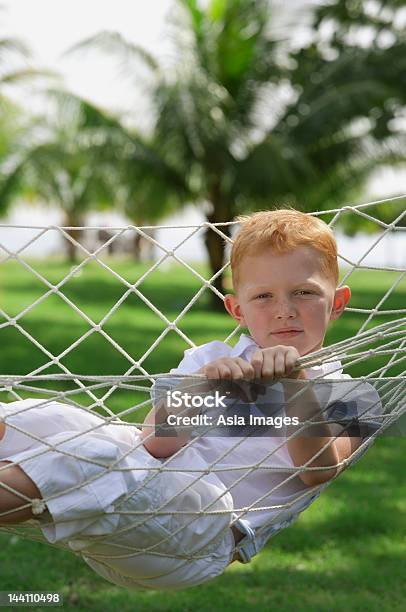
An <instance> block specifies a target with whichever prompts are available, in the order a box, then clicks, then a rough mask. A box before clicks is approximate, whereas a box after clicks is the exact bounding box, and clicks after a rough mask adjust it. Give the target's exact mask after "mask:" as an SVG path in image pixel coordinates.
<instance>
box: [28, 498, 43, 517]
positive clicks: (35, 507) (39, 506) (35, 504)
mask: <svg viewBox="0 0 406 612" xmlns="http://www.w3.org/2000/svg"><path fill="white" fill-rule="evenodd" d="M31 507H32V513H33V514H42V513H43V512H44V511H45V509H46V505H45V502H44V500H43V499H33V500H32V501H31Z"/></svg>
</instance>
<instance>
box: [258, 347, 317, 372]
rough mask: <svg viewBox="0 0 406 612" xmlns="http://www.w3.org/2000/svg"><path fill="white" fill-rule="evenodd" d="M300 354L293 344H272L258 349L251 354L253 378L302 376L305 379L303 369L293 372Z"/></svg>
mask: <svg viewBox="0 0 406 612" xmlns="http://www.w3.org/2000/svg"><path fill="white" fill-rule="evenodd" d="M299 357H300V355H299V353H298V351H297V349H295V347H294V346H283V345H282V346H272V347H269V348H264V349H258V350H256V351H255V353H254V354H253V356H252V359H251V364H252V366H253V368H254V370H255V378H265V379H268V380H272V379H274V378H294V379H297V378H302V379H306V374H305V371H304V370H297V371H295V372H293V371H292V370H293V368H294V367H295V365H296V362H297V360H298V359H299Z"/></svg>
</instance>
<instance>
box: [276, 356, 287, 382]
mask: <svg viewBox="0 0 406 612" xmlns="http://www.w3.org/2000/svg"><path fill="white" fill-rule="evenodd" d="M285 357H286V353H282V352H280V353H276V354H275V361H274V373H275V376H283V375H284V374H285V371H286V363H285Z"/></svg>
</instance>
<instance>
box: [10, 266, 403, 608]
mask: <svg viewBox="0 0 406 612" xmlns="http://www.w3.org/2000/svg"><path fill="white" fill-rule="evenodd" d="M106 261H107V262H108V263H109V265H111V266H112V267H113V268H114V270H115V271H116V273H117V274H119V275H120V276H121V277H122V278H123V279H125V280H127V281H128V282H129V283H135V282H136V281H137V279H138V278H140V276H141V275H142V274H143V273H144V272H145V270H146V267H145V266H142V265H135V264H133V263H132V262H131V261H120V262H116V261H109V260H106ZM28 263H29V264H30V265H31V266H32V267H33V268H34V269H35V270H36V272H37V273H38V274H39V275H42V276H43V277H44V278H45V279H46V280H47V281H48V282H49V283H50V284H51V285H56V284H57V283H59V282H60V281H61V280H62V279H63V278H64V277H65V276H66V275H67V274H68V273H69V271H70V267H69V266H67V265H66V264H64V263H62V262H60V261H58V260H54V261H48V262H46V263H44V262H43V261H42V262H41V261H29V262H28ZM199 271H200V272H201V273H202V274H203V275H205V274H207V272H206V271H205V270H204V269H203V268H199ZM395 278H396V273H390V272H372V271H367V272H365V271H362V272H361V271H360V272H356V273H354V274H353V275H352V276H351V277H350V279H349V281H348V284H350V286H351V289H352V292H353V298H352V301H351V304H352V306H353V307H356V308H373V307H374V306H375V305H376V304H377V303H378V302H379V300H380V299H381V298H382V297H383V296H384V295H385V293H386V291H387V290H388V288H389V287H390V286H391V284H392V283H393V282H394V280H395ZM199 288H200V281H199V280H198V279H196V278H193V276H191V274H190V273H189V272H188V271H187V270H185V269H183V268H179V267H177V268H171V269H167V270H165V271H160V270H157V271H155V272H153V274H151V275H150V276H149V277H147V278H146V280H145V281H143V282H142V284H141V285H140V286H139V289H140V291H141V292H142V293H143V295H144V296H145V297H146V298H147V299H148V300H150V301H151V302H152V303H153V304H155V306H156V307H157V308H158V309H159V310H160V311H161V312H162V313H163V315H164V316H165V317H167V319H168V320H169V321H173V320H175V318H176V317H177V316H178V314H179V312H181V310H182V309H183V308H184V307H185V306H186V304H187V303H188V302H189V301H190V299H191V298H192V297H193V295H195V293H196V292H197V291H198V289H199ZM45 290H46V288H45V285H44V284H43V282H42V281H40V280H39V279H38V278H37V277H36V276H35V275H34V274H33V273H32V272H31V271H29V270H27V269H24V268H23V267H22V266H21V265H20V264H19V263H18V262H16V261H10V262H8V263H6V264H3V265H2V266H0V308H1V310H0V341H1V347H2V350H1V352H0V373H1V374H24V373H29V372H32V371H34V370H37V369H40V368H42V367H43V366H45V365H46V364H47V363H49V361H50V359H52V358H53V357H54V356H60V355H61V354H62V355H63V356H61V358H60V362H61V363H62V364H63V365H64V366H65V367H66V368H68V369H69V371H71V372H75V373H79V374H98V375H100V374H123V373H124V372H126V371H127V370H128V368H129V367H130V365H131V363H132V362H133V361H138V362H141V365H142V367H143V368H145V370H147V371H148V372H152V373H156V372H166V371H168V370H169V369H170V368H171V367H174V366H175V365H176V364H177V363H178V362H179V360H180V358H181V356H182V354H183V350H184V349H185V348H187V345H186V344H185V342H184V340H183V339H182V338H180V337H179V336H178V334H177V333H176V332H175V331H173V330H171V331H170V332H169V333H168V334H167V335H166V336H165V338H164V339H163V341H162V343H161V344H160V345H159V346H158V347H157V348H156V349H155V350H153V351H152V352H151V353H149V354H148V355H147V356H145V352H146V351H147V350H148V347H149V346H150V345H151V344H152V343H153V342H154V341H155V339H156V338H157V337H158V336H159V335H160V333H161V332H162V331H163V330H164V329H165V327H166V323H165V322H164V321H162V320H161V319H160V317H159V316H158V315H157V314H156V313H154V312H153V311H151V310H150V309H149V308H148V307H147V306H145V304H144V303H143V302H142V300H141V299H140V298H139V297H138V296H136V295H134V294H132V295H129V296H128V297H127V298H126V300H125V301H123V303H121V304H120V306H119V307H118V308H117V309H115V310H114V312H112V313H111V314H110V315H109V316H106V315H108V313H109V311H110V309H111V308H112V307H113V306H114V305H115V303H116V302H117V300H119V299H120V298H121V297H122V296H123V294H124V293H125V291H126V286H125V284H124V283H122V282H120V281H119V280H118V279H117V278H115V277H114V276H113V275H111V273H108V272H107V271H106V270H104V269H103V268H101V267H100V266H98V265H97V264H96V263H92V264H90V265H88V266H86V267H85V268H84V269H83V271H81V272H80V273H79V274H76V275H75V276H73V277H72V278H71V279H70V280H69V282H68V283H67V284H66V285H64V286H63V287H62V288H61V291H62V292H63V294H64V295H65V297H66V299H67V300H70V301H71V302H72V303H73V304H75V305H76V306H77V307H78V308H80V309H81V312H82V314H79V312H78V311H75V310H74V309H73V308H72V307H71V306H69V305H67V303H66V302H65V301H64V300H63V299H62V298H61V297H60V296H59V295H55V294H50V295H49V296H48V297H47V298H46V299H45V300H43V301H40V298H41V296H43V294H44V291H45ZM208 297H209V296H208V293H207V290H206V291H205V293H204V294H203V295H202V297H201V298H200V299H199V300H198V301H197V302H196V303H195V304H194V306H193V307H192V309H191V310H190V311H189V312H188V313H187V314H186V315H185V316H183V317H182V318H181V319H179V320H178V321H177V325H178V327H179V329H180V330H182V331H183V332H184V333H185V334H186V335H187V336H188V337H190V338H191V340H192V341H193V342H194V343H195V344H196V345H198V344H202V343H204V342H208V341H210V340H213V339H220V340H223V339H225V338H226V337H227V336H228V335H229V333H230V332H231V331H232V330H233V329H234V325H233V322H232V321H231V319H230V318H229V317H228V316H227V315H226V314H222V313H213V312H211V311H210V307H209V299H208ZM405 297H406V282H405V281H403V284H399V285H398V287H397V290H396V292H395V293H394V294H392V295H391V296H390V297H389V298H388V299H387V300H386V301H385V303H384V305H383V306H382V307H381V308H385V309H397V308H403V307H404V304H405ZM36 300H39V301H38V303H37V305H36V306H35V308H33V309H29V310H27V312H25V309H26V308H28V307H29V305H30V304H32V303H33V302H35V301H36ZM1 312H4V313H6V315H8V316H9V317H15V318H17V326H4V327H1V324H2V323H4V322H5V321H6V316H5V315H1ZM21 313H24V314H23V315H22V316H21V317H20V316H19V315H20V314H21ZM86 317H88V318H89V319H91V320H92V321H93V323H95V324H99V323H101V324H102V329H103V330H104V331H105V333H106V334H107V335H108V337H109V338H110V339H111V341H112V342H110V341H109V340H108V339H107V338H105V337H102V336H101V334H99V333H97V332H92V333H90V334H89V335H88V336H87V337H86V338H85V340H83V341H82V342H80V343H79V344H78V345H77V346H76V347H75V348H74V349H73V350H69V347H70V346H71V345H72V344H74V343H75V342H77V341H78V339H80V338H81V337H82V336H83V335H84V334H86V333H87V332H89V330H91V326H90V325H89V322H88V321H87V320H86ZM365 317H366V315H365V314H358V313H352V312H348V313H346V314H345V315H344V317H343V318H342V319H341V320H340V321H339V322H338V323H336V324H334V325H333V326H332V327H331V330H330V331H329V333H328V338H327V343H329V344H330V343H332V342H336V341H338V340H342V339H344V338H347V337H349V336H351V335H353V334H354V333H355V332H356V330H357V329H358V328H359V326H360V324H361V323H362V322H363V321H364V320H365ZM387 319H388V317H381V318H380V319H379V321H378V322H383V321H385V320H387ZM18 326H21V329H22V330H24V332H25V334H26V335H24V334H23V333H22V332H21V330H20V329H19V328H18ZM28 335H29V336H31V337H33V338H35V339H36V340H37V341H38V342H39V343H40V344H41V347H42V348H40V347H39V346H34V344H32V342H31V341H30V340H29V339H28V338H27V336H28ZM114 343H116V346H114V345H113V344H114ZM118 345H119V346H120V347H122V349H123V350H124V351H125V354H123V352H120V350H119V349H118V348H117V346H118ZM46 352H48V353H47V354H46ZM371 362H372V360H371ZM380 363H381V362H380V360H379V359H374V360H373V367H374V368H375V367H378V365H379V364H380ZM370 366H371V364H365V363H363V364H359V365H357V366H356V368H355V367H354V368H353V370H352V371H351V373H352V375H354V376H357V375H361V374H365V373H367V371H368V367H370ZM41 371H42V373H44V374H49V373H55V372H58V371H60V369H59V368H58V367H57V366H56V365H51V366H47V367H46V368H44V369H42V370H41ZM399 372H400V366H399V367H398V369H397V370H396V369H395V368H393V369H392V370H391V373H392V375H393V374H394V373H399ZM133 373H134V374H137V373H139V371H138V370H137V369H134V371H133ZM53 384H54V385H55V383H53ZM64 385H65V383H64V384H61V386H60V388H66V387H64ZM45 386H46V385H45V384H43V387H45ZM70 388H72V387H70ZM27 394H28V393H25V394H24V393H21V395H22V396H26V395H27ZM28 395H29V394H28ZM96 395H97V397H100V396H101V393H100V391H99V392H97V393H96ZM139 395H140V399H145V397H144V396H143V397H141V395H142V394H139ZM11 399H13V398H12V396H11V395H10V394H7V393H5V392H3V394H2V395H1V396H0V400H1V401H9V400H11ZM77 399H78V401H83V403H84V404H86V405H88V404H89V403H90V400H89V398H88V396H86V394H84V393H83V394H81V395H80V396H77ZM134 401H135V400H134V394H131V396H130V393H129V392H128V391H115V392H114V393H113V394H112V395H111V396H110V397H109V399H108V400H107V404H108V406H109V407H110V408H111V409H112V410H114V411H117V410H123V409H125V408H126V407H127V406H128V405H129V403H134ZM144 413H145V411H144V412H142V411H141V412H139V413H137V419H135V420H141V419H142V417H143V414H144ZM132 416H133V417H134V415H132ZM133 420H134V419H133ZM405 451H406V441H405V439H404V438H401V437H397V438H382V439H379V440H378V441H377V442H376V444H375V445H374V447H373V449H372V450H371V451H370V452H369V453H368V454H367V455H366V456H365V457H364V458H363V459H362V460H361V461H360V462H359V463H357V464H356V465H354V466H353V467H352V468H351V469H350V470H348V471H347V472H346V473H345V474H343V475H342V476H341V477H340V478H339V479H337V480H336V481H335V482H334V483H333V484H332V485H331V487H329V488H328V489H327V490H326V492H325V493H323V495H322V497H321V498H320V499H319V500H317V502H316V503H315V504H313V506H312V507H311V508H310V509H309V510H308V511H307V512H306V513H304V514H303V515H302V516H301V517H300V519H299V521H298V522H297V523H296V524H295V525H294V526H292V527H291V528H289V529H287V530H285V531H284V532H281V533H280V534H279V535H278V536H276V537H275V538H274V540H272V541H270V542H269V543H268V545H267V547H266V548H265V549H264V550H263V551H262V552H261V553H260V554H259V555H258V556H257V557H256V558H255V559H254V560H253V562H252V563H250V564H249V565H241V564H238V563H234V564H233V565H232V566H231V567H230V568H228V570H227V571H226V573H225V574H224V575H223V576H221V577H220V578H218V579H217V580H215V581H213V582H212V583H209V584H208V585H207V586H200V587H195V588H192V589H189V590H187V591H184V592H174V593H160V592H152V591H151V592H142V591H125V590H124V589H120V588H118V587H115V586H114V585H111V584H109V583H107V582H105V581H103V580H102V579H101V578H99V577H98V576H97V575H96V574H94V573H93V572H92V571H91V570H90V569H88V568H87V566H86V565H85V564H84V563H82V562H81V561H80V560H79V558H77V557H75V556H73V555H70V554H69V553H66V552H64V551H61V550H57V549H52V548H51V547H49V546H45V545H42V544H40V543H36V542H30V541H22V540H21V539H19V538H18V537H17V536H13V535H9V534H2V535H0V564H1V570H0V572H1V589H0V590H7V589H13V590H57V591H61V592H62V593H63V594H64V596H65V606H64V609H75V610H86V611H88V610H97V611H99V610H116V609H121V610H122V611H123V612H124V611H126V610H131V611H133V610H149V611H152V610H159V611H163V610H168V611H169V610H170V611H171V612H172V611H177V610H182V611H186V610H194V611H195V610H212V609H221V610H233V611H236V610H246V609H262V608H264V607H266V608H269V609H276V610H278V611H285V610H286V611H288V610H289V611H290V610H292V609H296V610H311V611H314V610H320V611H321V610H323V611H324V610H329V611H333V610H337V611H338V610H340V611H341V610H343V609H346V610H351V611H352V610H354V611H356V610H360V611H361V610H362V611H364V610H369V611H374V610H377V611H378V610H379V611H382V610H391V611H394V610H399V611H400V610H403V609H404V602H405V601H406V585H405V569H404V568H405V564H406V542H405V531H406V529H405V527H406V521H405V513H406V503H405V499H406V495H405V493H406V491H405V485H404V473H405V468H406V461H405V458H404V457H405Z"/></svg>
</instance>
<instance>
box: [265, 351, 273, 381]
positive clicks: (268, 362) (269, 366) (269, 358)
mask: <svg viewBox="0 0 406 612" xmlns="http://www.w3.org/2000/svg"><path fill="white" fill-rule="evenodd" d="M274 376H275V354H274V353H273V352H272V353H265V355H264V363H263V364H262V378H265V379H266V380H272V379H273V378H274Z"/></svg>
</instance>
